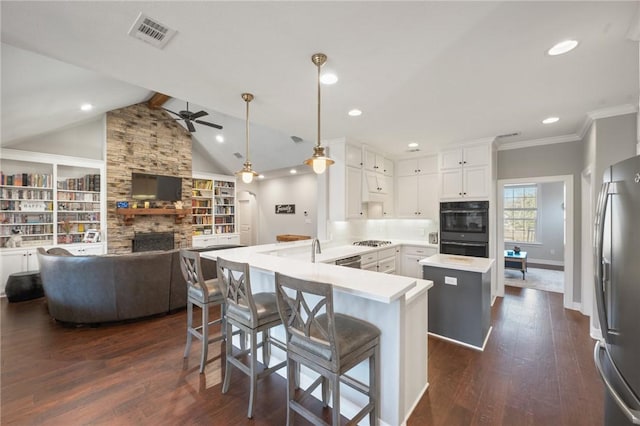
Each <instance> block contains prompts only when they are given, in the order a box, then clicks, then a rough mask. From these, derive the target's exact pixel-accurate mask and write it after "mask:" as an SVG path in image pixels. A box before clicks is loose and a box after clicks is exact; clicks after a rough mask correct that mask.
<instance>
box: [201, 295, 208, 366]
mask: <svg viewBox="0 0 640 426" xmlns="http://www.w3.org/2000/svg"><path fill="white" fill-rule="evenodd" d="M200 308H201V309H202V355H201V356H200V372H201V373H202V372H204V365H205V364H206V363H207V355H208V354H209V305H208V304H206V303H205V304H204V305H202V306H201V307H200Z"/></svg>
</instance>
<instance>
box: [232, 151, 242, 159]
mask: <svg viewBox="0 0 640 426" xmlns="http://www.w3.org/2000/svg"><path fill="white" fill-rule="evenodd" d="M233 155H235V156H236V158H242V154H240V153H239V152H234V153H233Z"/></svg>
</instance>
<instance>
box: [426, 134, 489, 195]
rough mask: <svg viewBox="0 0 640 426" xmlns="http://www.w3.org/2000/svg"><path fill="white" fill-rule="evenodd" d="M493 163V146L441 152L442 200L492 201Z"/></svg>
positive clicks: (477, 146)
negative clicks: (491, 162) (490, 198)
mask: <svg viewBox="0 0 640 426" xmlns="http://www.w3.org/2000/svg"><path fill="white" fill-rule="evenodd" d="M490 160H491V146H490V145H489V144H481V145H474V146H469V147H464V148H458V149H451V150H447V151H443V152H441V153H440V156H439V163H440V198H441V199H443V200H455V199H488V198H489V195H490V185H491V167H490Z"/></svg>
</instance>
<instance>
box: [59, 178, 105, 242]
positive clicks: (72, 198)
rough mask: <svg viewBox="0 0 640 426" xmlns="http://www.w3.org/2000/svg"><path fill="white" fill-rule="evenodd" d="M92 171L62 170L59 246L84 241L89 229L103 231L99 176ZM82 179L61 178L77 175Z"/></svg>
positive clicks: (60, 179)
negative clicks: (80, 174)
mask: <svg viewBox="0 0 640 426" xmlns="http://www.w3.org/2000/svg"><path fill="white" fill-rule="evenodd" d="M87 171H89V172H91V170H90V169H88V170H85V169H84V168H78V167H73V168H72V167H63V166H61V167H59V168H58V180H57V184H56V186H57V188H56V203H57V235H58V237H57V243H58V244H71V243H79V242H82V239H83V237H84V234H85V232H86V231H88V230H90V229H95V230H98V229H99V228H100V218H101V215H100V174H99V173H86V172H87ZM78 173H82V176H80V177H61V175H63V176H64V175H77V174H78Z"/></svg>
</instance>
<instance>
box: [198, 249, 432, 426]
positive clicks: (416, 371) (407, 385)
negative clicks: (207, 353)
mask: <svg viewBox="0 0 640 426" xmlns="http://www.w3.org/2000/svg"><path fill="white" fill-rule="evenodd" d="M285 249H286V250H285ZM305 249H306V251H305ZM310 250H311V248H310V242H309V241H301V242H296V243H287V246H283V245H282V244H267V245H262V246H252V247H243V248H235V249H229V250H218V251H212V252H203V253H201V256H202V257H206V258H209V259H213V260H216V259H217V258H218V257H222V258H225V259H228V260H232V261H235V262H244V263H248V264H249V265H250V266H251V285H252V291H253V292H259V291H275V283H274V273H275V272H279V273H282V274H286V275H290V276H294V277H297V278H301V279H305V280H310V281H319V282H325V283H329V284H331V285H333V288H334V308H335V311H336V312H340V313H344V314H347V315H351V316H354V317H357V318H360V319H362V320H365V321H368V322H370V323H372V324H374V325H376V326H377V327H378V328H379V329H380V331H381V336H380V357H381V358H380V374H381V378H380V379H381V385H380V389H381V394H380V420H381V422H380V424H383V425H399V424H402V423H404V422H406V419H407V418H408V417H409V415H410V414H411V411H412V410H413V408H414V407H415V405H416V404H417V402H418V400H419V399H420V397H421V396H422V394H423V393H424V392H425V391H426V388H427V386H428V381H427V328H428V326H427V310H428V298H427V291H428V289H429V288H430V287H431V286H432V283H431V282H428V281H425V280H421V279H416V278H409V277H402V276H398V275H390V274H382V273H378V272H371V271H365V270H360V269H353V268H346V267H341V266H336V265H334V264H327V263H311V262H310V260H309V259H310ZM352 250H357V251H362V248H357V247H353V246H351V248H347V247H334V248H333V251H334V252H335V253H340V255H344V254H345V253H348V252H351V251H352ZM326 251H327V252H328V251H332V249H328V250H326ZM325 256H326V255H325ZM274 333H275V334H276V336H277V337H278V338H282V339H284V329H283V327H278V329H277V330H276V331H275V332H274ZM284 358H285V354H284V353H282V352H280V351H278V350H274V351H273V353H272V362H271V364H274V363H275V362H277V361H279V360H280V359H284ZM278 373H279V374H282V375H284V374H286V370H285V369H281V370H280V371H279V372H278ZM305 373H306V374H305ZM350 375H352V376H354V377H355V378H357V379H359V380H362V381H363V382H365V383H366V382H367V380H368V379H367V377H368V365H367V363H364V364H361V365H359V366H356V367H355V368H354V369H353V370H351V372H350ZM311 381H312V376H311V375H310V374H309V372H308V371H305V370H303V371H302V373H301V383H302V384H303V385H305V386H306V385H307V384H308V383H310V382H311ZM365 403H366V402H365V398H364V396H362V395H361V394H359V393H357V392H354V391H353V390H352V389H350V388H349V387H343V388H342V393H341V406H340V407H341V412H342V414H343V415H345V416H346V417H351V416H353V415H354V414H355V413H356V412H357V411H359V408H360V407H362V406H364V405H365Z"/></svg>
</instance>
